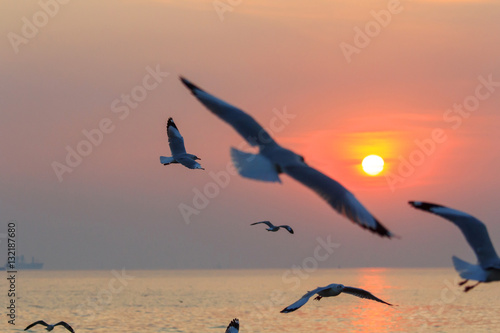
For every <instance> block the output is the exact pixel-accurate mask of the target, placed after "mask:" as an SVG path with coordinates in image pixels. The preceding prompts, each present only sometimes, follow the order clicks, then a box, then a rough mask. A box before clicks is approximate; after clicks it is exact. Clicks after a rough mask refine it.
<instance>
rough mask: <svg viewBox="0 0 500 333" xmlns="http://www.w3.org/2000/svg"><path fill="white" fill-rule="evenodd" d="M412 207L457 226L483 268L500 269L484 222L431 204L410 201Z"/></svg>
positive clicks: (499, 263) (498, 259)
mask: <svg viewBox="0 0 500 333" xmlns="http://www.w3.org/2000/svg"><path fill="white" fill-rule="evenodd" d="M409 204H410V205H412V206H413V207H415V208H417V209H421V210H425V211H427V212H430V213H434V214H436V215H439V216H441V217H443V218H445V219H447V220H448V221H451V222H452V223H453V224H455V225H456V226H457V227H458V228H460V231H462V233H463V234H464V236H465V239H467V242H468V243H469V245H470V246H471V247H472V249H473V250H474V252H475V253H476V256H477V260H478V261H479V264H480V265H481V267H483V268H489V267H497V268H500V258H498V255H497V253H496V251H495V248H494V247H493V244H492V243H491V239H490V236H489V234H488V230H487V229H486V226H485V225H484V223H483V222H481V221H479V220H478V219H477V218H475V217H474V216H472V215H469V214H467V213H464V212H461V211H459V210H456V209H451V208H448V207H444V206H441V205H436V204H433V203H429V202H420V201H410V202H409Z"/></svg>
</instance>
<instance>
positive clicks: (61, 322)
mask: <svg viewBox="0 0 500 333" xmlns="http://www.w3.org/2000/svg"><path fill="white" fill-rule="evenodd" d="M57 325H61V326H64V327H66V329H67V330H68V331H70V332H71V333H75V331H73V327H71V326H69V324H67V323H66V322H64V321H60V322H58V323H57V324H55V325H54V326H57Z"/></svg>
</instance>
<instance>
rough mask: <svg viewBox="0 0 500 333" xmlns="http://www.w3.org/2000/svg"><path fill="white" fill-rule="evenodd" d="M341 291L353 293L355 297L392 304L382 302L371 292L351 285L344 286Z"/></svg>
mask: <svg viewBox="0 0 500 333" xmlns="http://www.w3.org/2000/svg"><path fill="white" fill-rule="evenodd" d="M342 292H343V293H346V294H349V295H354V296H357V297H361V298H366V299H371V300H373V301H377V302H380V303H384V304H387V305H390V306H392V304H390V303H387V302H384V301H383V300H381V299H380V298H378V297H375V296H373V294H372V293H370V292H368V291H366V290H364V289H359V288H353V287H344V289H342Z"/></svg>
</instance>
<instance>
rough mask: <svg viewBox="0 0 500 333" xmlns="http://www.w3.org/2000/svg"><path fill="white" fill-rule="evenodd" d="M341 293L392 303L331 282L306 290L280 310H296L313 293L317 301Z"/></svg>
mask: <svg viewBox="0 0 500 333" xmlns="http://www.w3.org/2000/svg"><path fill="white" fill-rule="evenodd" d="M341 293H346V294H349V295H354V296H357V297H361V298H366V299H371V300H374V301H377V302H380V303H384V304H387V305H390V306H392V304H390V303H387V302H384V301H383V300H381V299H380V298H378V297H375V296H373V294H372V293H370V292H368V291H366V290H363V289H359V288H353V287H346V286H344V285H343V284H336V283H332V284H329V285H328V286H326V287H318V288H316V289H314V290H311V291H308V292H307V293H306V294H305V295H304V296H302V298H301V299H299V300H298V301H297V302H295V303H293V304H292V305H289V306H287V307H286V308H284V309H283V310H281V311H280V312H281V313H288V312H292V311H295V310H297V309H298V308H300V307H301V306H302V305H304V304H306V303H307V301H308V300H309V298H311V296H313V295H315V294H318V296H316V297H315V298H314V300H316V301H319V300H320V299H321V298H323V297H332V296H338V295H340V294H341Z"/></svg>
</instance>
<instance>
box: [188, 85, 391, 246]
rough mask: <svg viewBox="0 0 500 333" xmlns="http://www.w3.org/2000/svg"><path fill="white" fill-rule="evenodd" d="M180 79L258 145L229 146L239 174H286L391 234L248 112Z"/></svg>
mask: <svg viewBox="0 0 500 333" xmlns="http://www.w3.org/2000/svg"><path fill="white" fill-rule="evenodd" d="M180 79H181V81H182V83H184V85H185V86H186V87H187V88H188V89H189V90H191V93H192V94H193V95H194V96H195V97H196V98H197V99H198V100H199V101H200V102H201V103H202V104H203V105H205V107H207V108H208V109H209V110H210V111H211V112H212V113H214V114H215V115H216V116H218V117H219V118H221V119H222V120H224V121H225V122H227V123H228V124H229V125H231V126H232V127H233V128H234V129H235V130H236V131H237V132H238V133H239V134H240V135H241V136H242V137H243V138H244V139H245V140H246V141H247V142H248V143H249V144H250V145H251V146H258V148H259V153H258V154H250V153H245V152H242V151H240V150H237V149H235V148H231V158H232V160H233V163H234V165H235V166H236V168H237V169H238V172H239V174H240V175H241V176H243V177H247V178H251V179H256V180H261V181H269V182H281V180H280V178H279V174H280V173H285V174H287V175H288V176H290V177H292V178H293V179H295V180H297V181H299V182H300V183H302V184H303V185H305V186H307V187H309V188H310V189H312V190H313V191H315V192H316V193H317V194H318V195H319V196H320V197H321V198H323V199H324V200H325V201H326V202H327V203H328V204H329V205H330V206H331V207H332V208H333V209H335V210H336V211H337V212H338V213H339V214H342V215H343V216H345V217H347V218H348V219H349V220H351V221H352V222H354V223H357V224H358V225H360V226H361V227H362V228H366V229H368V230H370V231H371V232H374V233H376V234H378V235H380V236H382V237H384V236H385V237H388V238H391V237H393V236H394V235H393V233H392V232H390V231H389V230H387V229H386V228H385V227H384V226H383V225H382V224H381V223H380V222H379V221H378V220H377V219H376V218H375V217H373V215H372V214H371V213H370V212H369V211H368V210H367V209H366V208H365V207H364V206H363V205H362V204H361V203H360V202H359V201H358V200H357V199H356V197H355V196H354V195H353V194H352V193H351V192H349V191H348V190H347V189H346V188H345V187H344V186H342V185H341V184H339V183H338V182H337V181H335V180H333V179H331V178H330V177H328V176H326V175H324V174H322V173H321V172H319V171H318V170H316V169H314V168H312V167H310V166H308V165H307V164H306V163H305V162H304V158H303V157H302V156H300V155H297V154H295V153H294V152H292V151H290V150H288V149H285V148H283V147H281V146H280V145H278V144H277V143H276V142H275V141H274V140H273V139H272V138H271V136H270V135H269V134H268V133H267V132H266V130H265V129H264V128H263V127H262V126H260V125H259V124H258V123H257V122H256V121H255V119H253V118H252V117H251V116H250V115H248V114H247V113H245V112H244V111H242V110H240V109H238V108H236V107H234V106H232V105H230V104H228V103H226V102H224V101H223V100H220V99H218V98H217V97H215V96H213V95H211V94H209V93H207V92H206V91H204V90H202V89H201V88H199V87H197V86H196V85H194V84H192V83H191V82H189V81H188V80H186V79H185V78H183V77H181V78H180Z"/></svg>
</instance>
